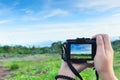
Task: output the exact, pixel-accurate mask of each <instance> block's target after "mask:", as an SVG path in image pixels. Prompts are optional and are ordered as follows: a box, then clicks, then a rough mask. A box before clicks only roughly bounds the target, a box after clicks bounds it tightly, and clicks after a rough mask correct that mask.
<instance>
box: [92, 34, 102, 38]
mask: <svg viewBox="0 0 120 80" xmlns="http://www.w3.org/2000/svg"><path fill="white" fill-rule="evenodd" d="M98 35H102V34H96V35H94V36H92V38H97V36H98Z"/></svg>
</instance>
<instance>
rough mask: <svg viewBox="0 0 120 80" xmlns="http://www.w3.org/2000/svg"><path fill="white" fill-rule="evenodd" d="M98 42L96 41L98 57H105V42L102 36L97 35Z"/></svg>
mask: <svg viewBox="0 0 120 80" xmlns="http://www.w3.org/2000/svg"><path fill="white" fill-rule="evenodd" d="M96 38H97V40H96V43H97V52H96V53H97V54H96V55H99V57H100V56H101V57H102V55H104V42H103V38H102V36H101V35H97V37H96Z"/></svg>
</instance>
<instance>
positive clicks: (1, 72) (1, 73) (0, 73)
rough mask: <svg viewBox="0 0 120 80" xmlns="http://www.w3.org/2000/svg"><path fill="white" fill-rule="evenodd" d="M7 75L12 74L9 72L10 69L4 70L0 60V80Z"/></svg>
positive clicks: (7, 76)
mask: <svg viewBox="0 0 120 80" xmlns="http://www.w3.org/2000/svg"><path fill="white" fill-rule="evenodd" d="M9 77H12V75H11V74H10V71H9V70H6V69H5V68H4V67H3V66H2V62H0V80H2V79H3V78H9Z"/></svg>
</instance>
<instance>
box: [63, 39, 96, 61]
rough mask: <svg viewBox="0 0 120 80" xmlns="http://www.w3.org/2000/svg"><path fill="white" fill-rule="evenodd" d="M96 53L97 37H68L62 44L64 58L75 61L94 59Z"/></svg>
mask: <svg viewBox="0 0 120 80" xmlns="http://www.w3.org/2000/svg"><path fill="white" fill-rule="evenodd" d="M95 54H96V39H90V38H77V39H68V40H66V42H65V43H63V46H62V59H63V60H65V61H66V60H68V61H71V62H75V63H81V62H86V61H90V60H93V59H94V56H95Z"/></svg>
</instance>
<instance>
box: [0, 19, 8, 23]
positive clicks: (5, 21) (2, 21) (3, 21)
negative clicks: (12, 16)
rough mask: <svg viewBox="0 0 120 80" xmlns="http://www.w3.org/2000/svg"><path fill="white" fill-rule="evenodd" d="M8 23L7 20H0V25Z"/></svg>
mask: <svg viewBox="0 0 120 80" xmlns="http://www.w3.org/2000/svg"><path fill="white" fill-rule="evenodd" d="M8 22H10V21H9V20H0V24H5V23H8Z"/></svg>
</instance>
